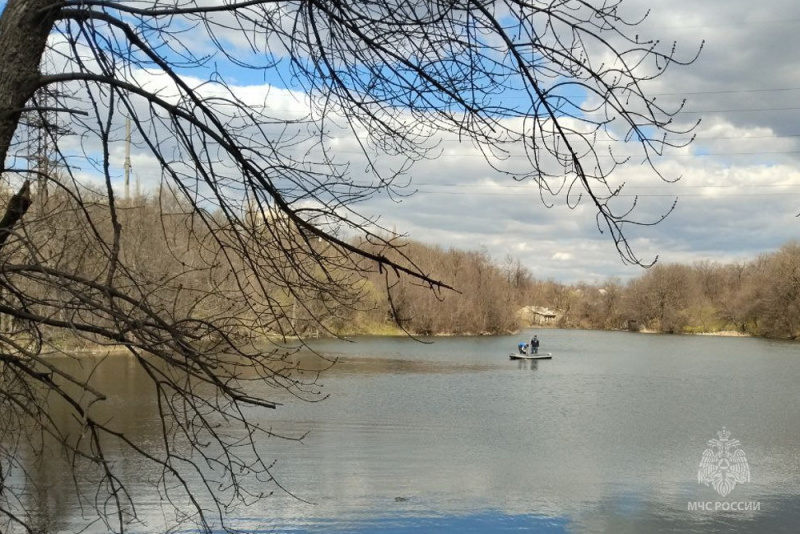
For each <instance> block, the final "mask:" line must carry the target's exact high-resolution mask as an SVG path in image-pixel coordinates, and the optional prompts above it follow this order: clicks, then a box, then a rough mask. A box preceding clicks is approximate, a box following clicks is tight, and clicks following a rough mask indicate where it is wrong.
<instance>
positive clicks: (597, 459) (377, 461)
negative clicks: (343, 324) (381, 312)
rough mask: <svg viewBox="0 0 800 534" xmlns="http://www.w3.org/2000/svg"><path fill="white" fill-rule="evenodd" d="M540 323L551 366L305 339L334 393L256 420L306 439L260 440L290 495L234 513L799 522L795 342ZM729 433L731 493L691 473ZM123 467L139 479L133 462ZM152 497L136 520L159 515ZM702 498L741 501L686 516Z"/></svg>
mask: <svg viewBox="0 0 800 534" xmlns="http://www.w3.org/2000/svg"><path fill="white" fill-rule="evenodd" d="M536 333H537V334H538V335H539V337H540V339H541V340H542V347H541V349H540V350H541V351H543V352H552V353H553V354H554V359H553V360H548V361H539V362H525V361H520V362H517V361H510V360H509V359H508V356H507V355H508V353H509V352H511V351H513V350H514V349H515V347H516V343H517V342H518V341H519V340H522V339H526V337H527V338H530V334H531V333H524V334H522V335H519V336H516V337H493V338H442V339H436V340H435V343H433V344H422V343H419V342H416V341H413V340H410V339H407V338H388V339H387V338H364V339H357V340H356V341H355V342H354V343H345V342H336V341H329V340H320V341H318V342H316V344H315V348H316V349H317V350H319V351H322V352H324V353H326V354H329V355H334V356H337V357H339V359H340V361H339V363H338V364H337V365H336V366H335V367H334V368H333V369H331V370H330V371H328V372H326V373H325V374H323V376H322V382H323V383H324V390H325V391H326V392H327V393H329V394H330V398H329V399H328V400H326V401H324V402H321V403H301V402H290V403H287V404H286V405H285V406H283V407H281V408H280V409H278V410H277V411H271V410H270V411H264V412H258V416H257V417H258V418H261V419H262V422H263V423H265V424H269V425H271V426H272V428H273V429H275V430H276V431H279V432H285V433H288V434H294V435H297V434H301V433H304V432H308V435H307V437H306V438H305V439H304V440H303V442H302V443H300V444H298V443H295V442H285V441H280V440H266V441H265V442H264V443H263V444H260V452H261V453H262V454H264V455H265V456H266V457H267V458H274V459H276V460H277V463H276V465H275V467H274V469H273V474H274V475H275V476H276V478H277V479H278V480H279V481H280V483H281V484H283V485H284V486H285V487H286V488H288V489H290V490H291V491H292V492H293V493H295V494H296V495H297V497H299V499H298V498H294V497H291V496H289V495H286V494H282V493H278V494H276V495H275V496H273V497H271V498H269V499H267V500H266V501H264V502H262V503H260V504H259V505H257V506H253V507H250V508H247V509H244V510H239V511H238V512H237V515H235V516H234V517H235V519H233V521H232V524H233V525H234V526H236V527H239V528H242V529H244V530H247V531H261V532H292V533H298V534H299V533H316V532H334V533H340V532H341V533H344V532H355V533H373V532H375V533H384V534H385V533H405V532H415V533H416V532H437V533H445V534H447V533H461V532H482V533H483V532H486V533H506V532H543V533H556V532H567V533H572V532H578V533H584V532H589V533H592V532H614V533H625V532H630V533H649V532H698V533H700V532H702V533H706V532H797V531H798V529H800V506H798V505H800V447H798V439H800V418H798V415H797V414H798V413H800V395H798V388H800V357H798V356H800V352H799V351H798V349H799V348H800V347H798V346H797V345H796V344H794V343H787V342H775V341H765V340H759V339H750V338H720V337H694V336H693V337H690V336H658V335H641V334H630V333H620V332H587V331H564V330H537V331H536ZM126 360H127V359H126V358H119V359H116V360H114V361H113V362H112V363H109V362H108V361H107V362H106V364H104V365H110V366H112V367H113V366H117V367H120V369H122V371H121V370H120V369H115V368H113V369H112V368H109V369H108V370H106V371H105V372H107V373H108V379H109V380H111V379H113V380H117V381H119V380H121V379H124V383H125V384H127V385H128V386H127V387H126V388H124V389H123V391H122V394H121V395H120V397H118V398H117V399H115V401H114V402H117V403H119V405H120V406H123V405H128V406H129V405H131V404H132V403H133V404H136V405H137V406H138V407H139V409H138V411H137V416H136V417H130V418H129V420H122V421H121V422H122V423H124V424H125V425H127V426H128V427H129V431H130V432H133V433H140V434H146V433H147V432H152V431H153V421H152V420H151V419H150V417H151V415H152V413H153V412H152V410H151V409H150V408H152V401H151V400H148V398H147V397H146V396H142V393H143V391H144V390H143V389H142V387H139V386H137V385H136V384H137V381H141V380H143V377H141V376H139V375H138V374H137V370H136V367H135V366H133V365H130V363H131V362H126ZM123 371H124V374H120V373H121V372H123ZM148 406H150V408H148ZM148 414H151V415H148ZM723 426H724V427H726V428H727V429H728V430H729V431H730V432H731V433H732V437H733V438H736V439H738V440H739V441H740V442H741V446H740V448H741V449H742V450H743V451H744V452H745V453H746V457H747V462H748V465H749V468H750V472H751V480H750V482H749V483H744V484H738V485H737V486H736V487H735V488H734V489H733V491H732V492H731V493H730V494H729V495H727V496H726V497H724V498H723V497H721V496H720V495H719V494H718V493H717V492H716V491H715V490H714V489H713V488H712V487H710V486H705V485H702V484H699V483H698V481H697V471H698V466H699V464H700V460H701V457H702V454H703V451H704V450H705V449H706V448H707V447H708V446H707V441H708V440H709V439H711V438H714V437H716V436H717V432H719V431H721V430H722V427H723ZM261 447H263V448H261ZM119 462H120V464H123V465H126V466H127V467H126V470H125V472H126V476H127V477H129V483H130V484H131V485H132V487H137V486H136V485H137V473H139V472H140V469H141V466H140V465H139V464H141V460H140V459H138V458H135V457H122V458H120V459H119ZM62 482H63V481H62ZM53 486H54V487H53V488H52V492H53V494H52V495H50V496H49V497H48V499H49V501H50V502H52V503H56V504H54V505H52V506H51V508H52V510H51V513H52V514H54V515H55V516H57V518H56V519H55V520H54V521H53V522H52V525H56V526H57V527H54V530H62V531H65V532H66V531H70V530H71V529H72V527H73V526H74V525H75V524H76V520H75V518H76V517H77V516H78V514H77V511H76V510H74V509H72V508H71V506H70V501H69V490H68V488H66V489H64V488H60V486H61V484H60V483H59V484H53ZM145 487H146V484H144V483H142V484H141V487H139V488H138V491H146V490H145V489H142V488H145ZM157 501H158V499H157V498H156V496H153V498H151V499H150V500H149V501H148V502H145V504H144V505H143V506H140V509H139V513H140V516H141V517H143V518H145V519H146V520H148V518H150V520H152V521H157V518H159V517H163V516H161V514H160V512H158V507H157V505H156V503H157ZM700 502H702V503H703V504H704V507H705V505H706V503H710V505H711V506H712V508H713V507H725V506H726V503H727V506H728V507H730V506H731V504H730V503H734V504H733V506H734V507H737V506H739V507H742V508H744V507H749V508H751V509H742V510H736V509H734V510H731V509H719V510H715V509H711V510H705V509H690V507H692V506H695V507H696V506H697V504H696V503H700ZM58 503H60V504H58ZM148 503H149V504H148ZM717 503H720V504H717ZM756 505H757V506H756ZM148 506H150V507H151V508H152V509H150V508H148ZM756 507H757V508H758V509H757V510H756V509H753V508H756ZM140 530H141V531H142V532H147V531H148V530H147V527H142V528H141V529H140Z"/></svg>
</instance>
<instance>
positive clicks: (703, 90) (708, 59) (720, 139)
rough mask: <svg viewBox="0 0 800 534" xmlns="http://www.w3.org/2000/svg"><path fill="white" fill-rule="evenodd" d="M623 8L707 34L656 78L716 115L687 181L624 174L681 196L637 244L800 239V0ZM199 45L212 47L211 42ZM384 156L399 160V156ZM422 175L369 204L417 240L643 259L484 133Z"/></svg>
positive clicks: (748, 249) (339, 147)
mask: <svg viewBox="0 0 800 534" xmlns="http://www.w3.org/2000/svg"><path fill="white" fill-rule="evenodd" d="M0 6H2V4H0ZM623 9H625V10H627V11H628V12H629V13H631V14H632V15H633V16H634V17H636V16H637V15H642V14H644V13H645V12H646V11H647V10H650V11H651V13H650V16H649V18H648V19H647V20H646V21H644V22H643V23H642V24H641V26H640V27H639V28H638V30H637V32H638V33H639V34H640V35H642V36H650V37H656V38H660V39H662V40H663V41H664V42H667V43H671V42H672V41H673V40H675V41H677V42H678V47H679V51H681V52H683V53H685V54H687V55H690V54H691V52H692V51H693V50H696V49H697V48H698V47H699V46H700V44H701V42H705V44H704V48H703V52H702V54H701V55H700V57H699V59H698V60H697V61H696V62H695V63H694V64H692V65H689V66H687V67H683V68H674V69H670V70H669V71H668V72H667V74H665V75H664V76H662V77H660V78H659V79H658V80H656V81H655V82H653V83H651V84H649V86H648V91H649V93H650V94H653V95H657V96H658V99H659V102H662V103H665V104H675V103H677V102H679V101H680V100H682V99H683V98H685V99H686V107H685V113H684V114H683V115H682V116H681V117H682V118H680V119H679V121H682V123H683V124H687V125H688V124H690V123H692V122H694V121H696V120H697V119H702V121H701V124H700V126H699V128H698V129H697V130H696V133H697V140H696V141H695V143H694V144H692V145H690V146H689V147H688V148H685V149H679V150H671V151H668V154H667V155H665V156H664V157H663V158H661V161H660V162H659V165H660V168H661V169H662V170H663V171H664V172H665V175H667V176H669V177H680V180H679V181H677V182H676V183H673V184H670V183H665V182H662V181H659V180H658V179H657V178H655V177H653V176H652V175H648V174H647V173H646V172H645V171H646V168H645V167H642V166H639V165H638V164H637V163H636V162H635V161H634V164H632V165H628V166H627V167H626V168H625V169H623V170H621V171H620V172H618V173H617V174H615V175H614V177H613V178H614V181H615V183H623V182H624V183H626V184H627V185H626V189H625V191H624V195H626V196H624V197H623V200H628V201H631V200H632V199H633V197H634V196H638V206H637V209H638V213H639V218H640V219H641V220H645V221H646V220H657V219H658V218H659V217H660V216H661V215H662V214H663V213H665V212H667V211H669V210H670V208H671V206H672V205H673V203H674V202H675V200H676V199H677V204H676V205H675V209H674V210H673V211H672V213H671V214H670V215H669V217H668V218H667V219H666V220H665V221H664V222H662V223H660V224H659V225H657V226H651V227H640V228H636V227H632V228H630V229H629V232H628V236H629V238H630V240H631V244H632V246H633V248H634V250H635V252H636V253H637V254H638V255H639V256H640V257H641V258H642V259H643V260H645V261H648V260H652V259H653V258H655V257H656V256H658V257H659V259H660V260H659V261H662V262H683V263H691V262H695V261H709V260H710V261H720V262H728V261H743V260H748V259H752V258H755V257H756V256H757V255H758V254H761V253H765V252H770V251H772V250H775V249H777V248H778V247H780V246H781V245H782V244H783V243H785V242H787V241H789V240H791V239H794V238H795V236H796V234H797V229H798V225H800V218H797V217H795V216H796V215H797V214H798V213H800V143H799V142H798V141H800V104H799V102H800V59H798V57H797V54H796V51H797V50H798V49H800V32H797V31H796V30H797V27H798V25H800V3H798V2H796V1H795V0H765V1H764V2H759V3H756V4H753V3H752V2H744V1H743V0H724V1H723V0H703V1H701V2H698V1H696V0H695V1H692V0H674V1H670V2H653V1H648V0H626V1H625V2H624V3H623ZM196 51H197V53H202V52H203V46H202V43H198V44H197V50H196ZM214 59H215V60H216V61H217V63H216V66H217V67H218V68H220V69H221V72H222V73H223V74H225V75H227V76H230V77H231V78H232V81H233V83H234V84H236V85H238V86H239V88H238V89H237V90H240V91H241V92H242V93H248V92H249V93H253V94H261V95H268V101H269V104H270V106H271V108H272V109H273V110H274V111H275V113H276V114H282V113H287V114H297V113H301V112H302V110H303V109H304V106H305V103H304V102H303V94H302V91H301V89H302V88H301V87H299V86H293V83H294V82H293V81H292V79H291V77H290V76H286V75H284V76H277V72H278V71H277V70H273V71H270V72H269V73H268V74H267V76H266V77H265V76H263V75H262V76H260V77H259V78H257V79H256V78H253V77H252V74H251V73H249V74H248V73H245V72H244V71H237V70H235V69H231V68H229V67H225V61H224V58H223V57H217V58H214ZM281 69H283V68H281ZM283 72H284V73H285V72H286V71H285V70H283ZM195 74H196V73H195ZM566 91H567V92H568V93H569V94H571V95H575V96H578V97H581V96H583V95H580V94H577V95H576V93H575V91H574V90H566ZM503 96H504V98H505V99H506V100H511V98H510V97H509V95H503ZM332 147H333V150H334V152H335V153H336V155H337V158H338V160H339V161H341V162H345V161H347V162H350V163H351V164H352V165H351V168H352V169H355V171H354V172H355V174H356V176H355V178H356V179H359V176H358V172H360V171H359V170H358V169H360V168H363V159H362V158H361V156H359V147H358V145H357V143H356V142H355V139H354V138H353V137H352V135H350V136H348V135H342V136H341V138H339V139H336V140H335V142H334V143H332ZM624 151H625V148H624V147H623V148H622V149H619V150H618V152H622V153H624ZM121 154H122V146H121V145H120V146H119V147H116V151H115V156H114V157H116V158H117V159H119V161H114V162H112V165H115V166H116V167H118V174H119V176H120V177H121V176H122V158H121ZM132 159H133V172H134V175H135V176H138V177H139V178H140V179H141V181H142V183H143V187H148V186H149V185H152V183H150V182H149V180H151V179H152V178H151V177H153V176H158V171H157V165H155V164H154V162H153V161H152V159H151V158H148V156H147V155H146V154H143V153H136V152H135V153H134V154H133V155H132ZM511 161H512V162H516V161H520V162H523V161H524V160H521V159H520V160H514V159H512V160H511ZM382 162H383V163H382V164H384V165H386V168H388V167H389V166H391V165H392V164H394V163H395V160H392V159H391V158H384V159H383V160H382ZM409 178H410V179H411V182H410V184H409V187H408V188H407V190H406V191H407V192H413V191H415V193H414V194H413V195H410V196H406V197H402V198H398V197H390V196H388V195H382V196H381V195H378V196H376V197H374V198H373V199H371V200H370V201H368V202H365V203H362V204H361V205H360V206H359V208H360V209H361V210H362V211H364V213H365V214H367V215H371V216H376V217H380V221H381V223H382V225H383V226H385V227H387V228H392V229H395V230H396V231H398V232H400V233H404V234H407V235H408V236H409V237H411V238H413V239H417V240H420V241H424V242H427V243H431V244H436V245H440V246H442V247H444V248H449V247H457V248H468V249H476V248H483V249H485V250H487V251H488V252H489V253H490V254H491V255H492V257H494V258H495V259H496V260H497V261H502V260H503V259H504V258H505V257H506V256H508V255H510V256H513V257H518V258H520V259H521V260H522V262H523V264H524V265H526V266H527V267H528V268H529V269H530V270H531V271H532V272H533V274H534V276H536V277H537V278H542V279H548V278H552V279H556V280H561V281H565V282H576V281H588V282H602V281H603V280H605V279H607V278H609V277H619V278H622V279H623V280H624V279H628V278H631V277H633V276H637V275H639V274H641V272H642V271H641V269H640V268H639V267H635V266H629V265H625V264H623V263H622V262H621V261H620V258H619V256H618V254H617V252H616V250H615V248H614V243H613V241H612V240H611V238H610V236H608V234H607V233H606V234H601V233H600V232H599V231H598V229H597V224H596V220H595V212H594V210H593V208H592V206H590V205H589V204H588V203H586V202H582V203H580V204H579V205H578V206H577V208H574V209H572V208H570V207H569V206H568V202H567V199H566V197H565V195H564V194H561V195H558V196H555V197H546V198H544V199H542V198H540V195H539V190H538V188H537V186H536V185H535V184H534V183H531V182H524V181H523V182H515V181H513V180H511V179H509V178H507V177H502V176H499V175H497V173H495V172H494V171H493V170H492V169H491V168H490V167H489V165H488V164H486V163H485V162H484V161H483V158H482V157H481V155H480V153H479V151H478V150H477V149H476V148H475V147H474V146H472V145H471V144H466V143H459V142H458V141H457V139H455V138H453V137H450V138H447V137H445V138H444V139H443V142H442V144H441V155H440V157H439V158H437V159H435V160H432V161H421V162H419V163H417V164H416V165H415V166H414V167H413V169H412V171H411V173H410V174H409ZM543 200H544V201H543ZM548 206H549V207H548Z"/></svg>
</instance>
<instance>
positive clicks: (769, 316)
mask: <svg viewBox="0 0 800 534" xmlns="http://www.w3.org/2000/svg"><path fill="white" fill-rule="evenodd" d="M407 252H408V254H409V256H410V257H411V258H413V259H414V260H415V261H417V262H419V264H420V265H422V266H424V267H425V268H428V269H429V272H430V273H431V274H432V275H433V276H434V277H439V278H441V279H443V280H445V281H448V282H450V283H452V284H453V285H454V286H455V287H456V288H457V289H458V290H459V293H453V292H448V291H444V292H442V293H436V292H431V291H430V290H429V289H428V288H425V287H420V286H418V285H415V284H413V283H411V282H410V281H408V280H404V279H401V280H399V281H398V282H397V283H396V285H395V286H394V287H393V288H392V289H391V293H392V298H391V300H392V301H393V303H394V308H395V315H394V316H392V315H391V313H390V314H389V315H384V316H380V315H372V316H371V319H370V320H369V321H367V323H369V322H372V323H373V324H375V323H378V322H381V321H383V322H384V323H385V324H392V323H393V322H394V320H395V319H396V320H397V322H399V324H401V325H403V326H404V327H405V328H407V329H408V330H409V331H411V332H414V333H417V334H480V333H490V334H494V333H505V332H513V331H515V330H517V329H519V328H522V327H527V326H531V324H532V321H531V317H530V315H526V314H521V313H519V312H520V310H521V309H522V308H524V307H536V308H547V309H549V310H552V311H553V312H555V314H556V317H555V319H554V320H553V321H552V323H550V324H552V325H553V326H558V327H564V328H589V329H605V330H634V331H651V332H662V333H700V332H720V331H735V332H738V333H741V334H749V335H756V336H765V337H771V338H790V339H794V338H796V337H797V336H798V335H800V244H798V243H794V242H793V243H789V244H786V245H784V246H783V247H781V248H780V249H779V250H778V251H776V252H773V253H770V254H764V255H762V256H759V257H758V258H755V259H754V260H752V261H747V262H737V263H728V264H723V263H716V262H708V261H705V262H698V263H695V264H692V265H682V264H656V265H655V266H653V267H651V268H649V269H647V270H644V271H643V272H642V274H641V275H640V276H638V277H636V278H635V279H633V280H631V281H629V282H627V283H623V282H621V281H620V280H617V279H611V280H608V281H606V282H605V283H603V284H596V285H592V284H585V283H579V284H563V283H559V282H556V281H553V280H547V281H541V280H537V279H535V278H534V277H533V275H532V273H531V272H530V271H528V270H527V269H526V268H525V267H524V266H522V265H521V264H520V262H519V260H514V259H510V258H509V259H506V261H505V262H503V263H502V264H497V263H494V262H492V260H491V259H490V258H489V256H488V254H487V253H486V252H475V251H462V250H454V249H450V250H444V249H442V248H439V247H433V246H426V245H422V244H420V243H414V242H411V243H408V244H407ZM372 283H374V282H372ZM375 304H376V305H375V307H374V309H375V310H376V311H377V310H386V309H387V302H386V301H376V303H375ZM388 308H391V306H389V307H388Z"/></svg>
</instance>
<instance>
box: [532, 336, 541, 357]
mask: <svg viewBox="0 0 800 534" xmlns="http://www.w3.org/2000/svg"><path fill="white" fill-rule="evenodd" d="M531 354H539V338H538V337H536V336H533V339H531Z"/></svg>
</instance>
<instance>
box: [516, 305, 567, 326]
mask: <svg viewBox="0 0 800 534" xmlns="http://www.w3.org/2000/svg"><path fill="white" fill-rule="evenodd" d="M517 316H518V317H519V318H520V319H522V320H523V321H524V322H525V323H527V324H531V325H540V326H544V325H553V324H555V323H556V318H557V314H556V312H554V311H552V310H550V309H548V308H543V307H541V306H525V307H524V308H521V309H519V310H518V311H517Z"/></svg>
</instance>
